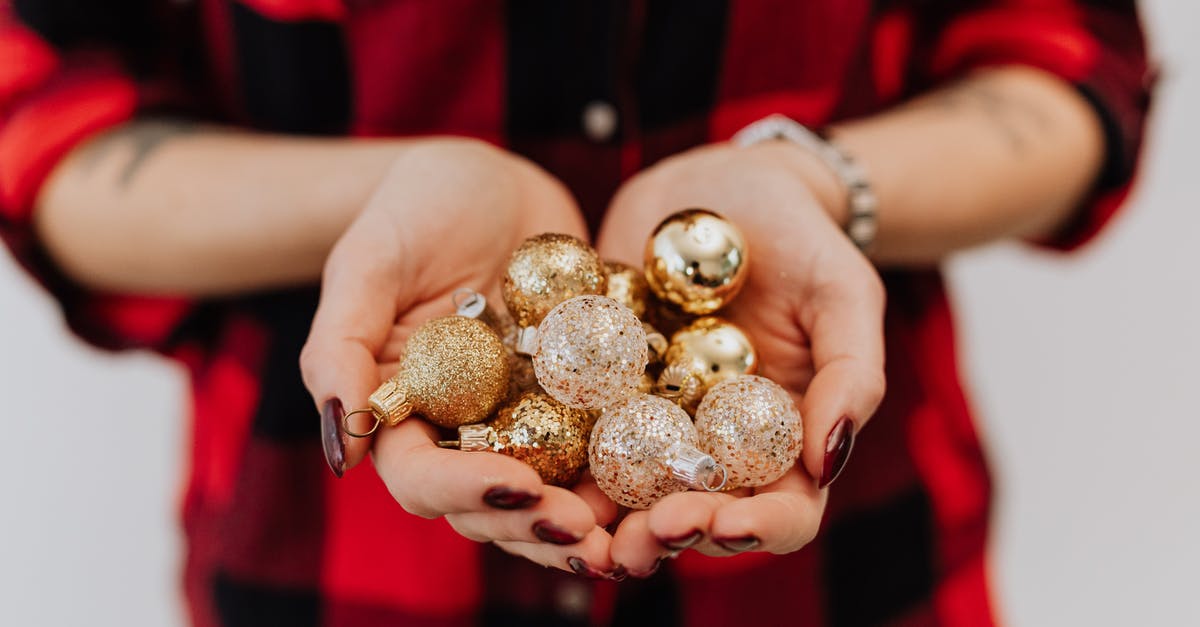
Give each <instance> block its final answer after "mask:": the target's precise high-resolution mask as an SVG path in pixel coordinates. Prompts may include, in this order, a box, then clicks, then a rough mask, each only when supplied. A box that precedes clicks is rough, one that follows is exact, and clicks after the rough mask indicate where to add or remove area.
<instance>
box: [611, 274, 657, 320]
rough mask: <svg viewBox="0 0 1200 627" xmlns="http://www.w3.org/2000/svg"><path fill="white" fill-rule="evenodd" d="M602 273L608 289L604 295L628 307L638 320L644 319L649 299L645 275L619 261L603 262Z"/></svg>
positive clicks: (648, 286)
mask: <svg viewBox="0 0 1200 627" xmlns="http://www.w3.org/2000/svg"><path fill="white" fill-rule="evenodd" d="M604 273H605V276H607V277H608V289H607V291H606V292H605V294H604V295H605V296H608V297H609V298H611V299H613V300H615V301H617V302H618V303H621V304H622V305H625V306H626V307H628V308H629V310H630V311H632V312H633V315H635V316H637V317H638V318H642V317H644V316H645V315H646V304H647V301H648V300H649V299H650V285H649V284H648V283H646V274H645V273H644V272H642V271H641V270H639V269H637V268H635V267H633V266H630V265H626V264H623V263H621V262H619V261H605V262H604Z"/></svg>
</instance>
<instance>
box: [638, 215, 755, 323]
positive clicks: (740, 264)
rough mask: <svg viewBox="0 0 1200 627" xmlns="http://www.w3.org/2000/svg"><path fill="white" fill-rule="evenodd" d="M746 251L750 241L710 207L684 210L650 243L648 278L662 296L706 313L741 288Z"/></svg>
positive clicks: (659, 229)
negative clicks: (747, 241)
mask: <svg viewBox="0 0 1200 627" xmlns="http://www.w3.org/2000/svg"><path fill="white" fill-rule="evenodd" d="M746 254H747V251H746V239H745V238H744V237H742V233H741V231H739V230H738V228H737V227H736V226H734V225H733V223H732V222H730V221H728V220H726V219H725V218H723V217H721V216H720V215H719V214H717V213H715V212H712V211H709V210H707V209H685V210H683V211H679V212H676V213H673V214H671V215H670V216H668V217H667V219H665V220H663V221H662V222H661V223H660V224H659V225H658V227H657V228H655V229H654V233H653V234H652V235H651V236H650V239H649V241H647V242H646V281H647V282H649V284H650V289H652V290H654V293H655V294H656V295H658V297H659V298H661V299H663V300H665V301H667V302H670V303H672V304H674V305H675V306H677V307H679V308H680V309H682V310H684V311H685V312H687V313H689V314H692V315H697V316H702V315H705V314H709V313H712V312H714V311H716V310H718V309H720V308H721V307H722V306H723V305H725V304H726V303H728V302H729V301H730V300H732V299H733V297H734V296H736V295H737V293H738V290H740V289H742V284H743V283H745V282H746V271H747V257H746Z"/></svg>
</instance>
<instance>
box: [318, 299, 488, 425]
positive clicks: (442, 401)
mask: <svg viewBox="0 0 1200 627" xmlns="http://www.w3.org/2000/svg"><path fill="white" fill-rule="evenodd" d="M508 374H509V372H508V359H507V355H506V354H505V351H504V346H503V345H502V344H501V343H500V338H498V337H496V333H495V332H493V331H492V330H491V329H490V328H488V326H487V325H486V324H484V323H482V322H480V321H479V320H474V319H472V318H466V317H463V316H446V317H443V318H434V319H432V320H429V321H428V322H426V323H424V324H422V325H421V326H420V327H417V330H416V331H414V332H413V334H412V336H411V337H409V338H408V342H407V343H406V344H405V346H404V356H403V357H402V358H401V360H400V371H399V372H397V373H396V374H395V375H393V376H392V377H391V378H390V379H388V380H387V381H384V383H383V385H380V386H379V388H378V389H376V390H375V391H374V392H373V393H372V394H371V396H370V397H369V398H368V399H367V404H368V407H367V408H362V409H356V410H354V411H352V412H349V413H347V414H346V417H345V419H344V420H343V421H342V428H343V430H345V432H346V434H347V435H350V436H353V437H366V436H368V435H370V434H372V433H374V432H375V430H376V429H378V428H379V425H380V424H387V425H388V426H396V425H397V424H399V423H400V421H402V420H404V419H405V418H407V417H408V416H410V415H411V414H419V415H421V416H423V417H424V418H425V419H426V420H428V421H429V422H432V423H434V424H436V425H440V426H443V427H457V426H459V425H464V424H469V423H472V422H481V421H483V420H486V419H487V417H488V416H489V415H491V413H492V411H493V410H494V409H495V408H496V405H498V404H500V402H501V401H503V400H504V398H505V394H506V393H507V392H508ZM359 413H370V414H372V415H373V416H374V418H375V424H374V425H373V426H372V427H371V429H370V430H369V431H367V432H365V433H358V432H354V431H352V430H351V429H350V428H349V424H350V423H349V419H350V417H351V416H353V415H354V414H359Z"/></svg>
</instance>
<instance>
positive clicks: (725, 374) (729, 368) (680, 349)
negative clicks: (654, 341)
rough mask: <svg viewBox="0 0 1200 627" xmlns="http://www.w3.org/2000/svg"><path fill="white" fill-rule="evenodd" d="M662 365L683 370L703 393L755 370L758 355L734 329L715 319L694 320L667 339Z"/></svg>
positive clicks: (741, 333) (729, 324)
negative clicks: (696, 381) (725, 381)
mask: <svg viewBox="0 0 1200 627" xmlns="http://www.w3.org/2000/svg"><path fill="white" fill-rule="evenodd" d="M666 362H667V363H668V364H670V365H673V366H679V367H683V368H686V371H687V373H688V374H690V375H692V376H694V377H696V378H698V379H699V380H700V383H701V384H702V385H703V387H704V388H705V389H707V388H710V387H712V386H714V385H716V384H717V383H719V382H721V381H724V380H725V379H730V378H733V377H736V376H738V375H743V374H754V373H755V372H756V371H757V370H758V353H757V352H755V350H754V345H753V344H751V343H750V338H749V337H748V336H747V335H746V333H745V332H744V331H742V330H741V329H739V328H738V327H737V325H735V324H733V323H732V322H729V321H728V320H725V319H723V318H718V317H716V316H707V317H704V318H698V319H696V320H695V321H693V322H692V323H691V324H689V325H687V326H686V327H683V328H682V329H680V330H678V331H676V332H675V334H674V335H672V336H671V344H670V345H669V346H668V347H667V357H666Z"/></svg>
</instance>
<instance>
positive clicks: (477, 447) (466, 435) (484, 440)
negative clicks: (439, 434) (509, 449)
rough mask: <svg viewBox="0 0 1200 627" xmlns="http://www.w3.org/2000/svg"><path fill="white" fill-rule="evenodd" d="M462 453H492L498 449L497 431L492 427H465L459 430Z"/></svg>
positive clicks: (481, 425) (459, 447)
mask: <svg viewBox="0 0 1200 627" xmlns="http://www.w3.org/2000/svg"><path fill="white" fill-rule="evenodd" d="M458 449H459V450H460V451H490V450H495V449H496V430H495V429H493V428H492V427H491V426H490V425H483V424H480V425H463V426H461V427H459V428H458Z"/></svg>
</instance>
